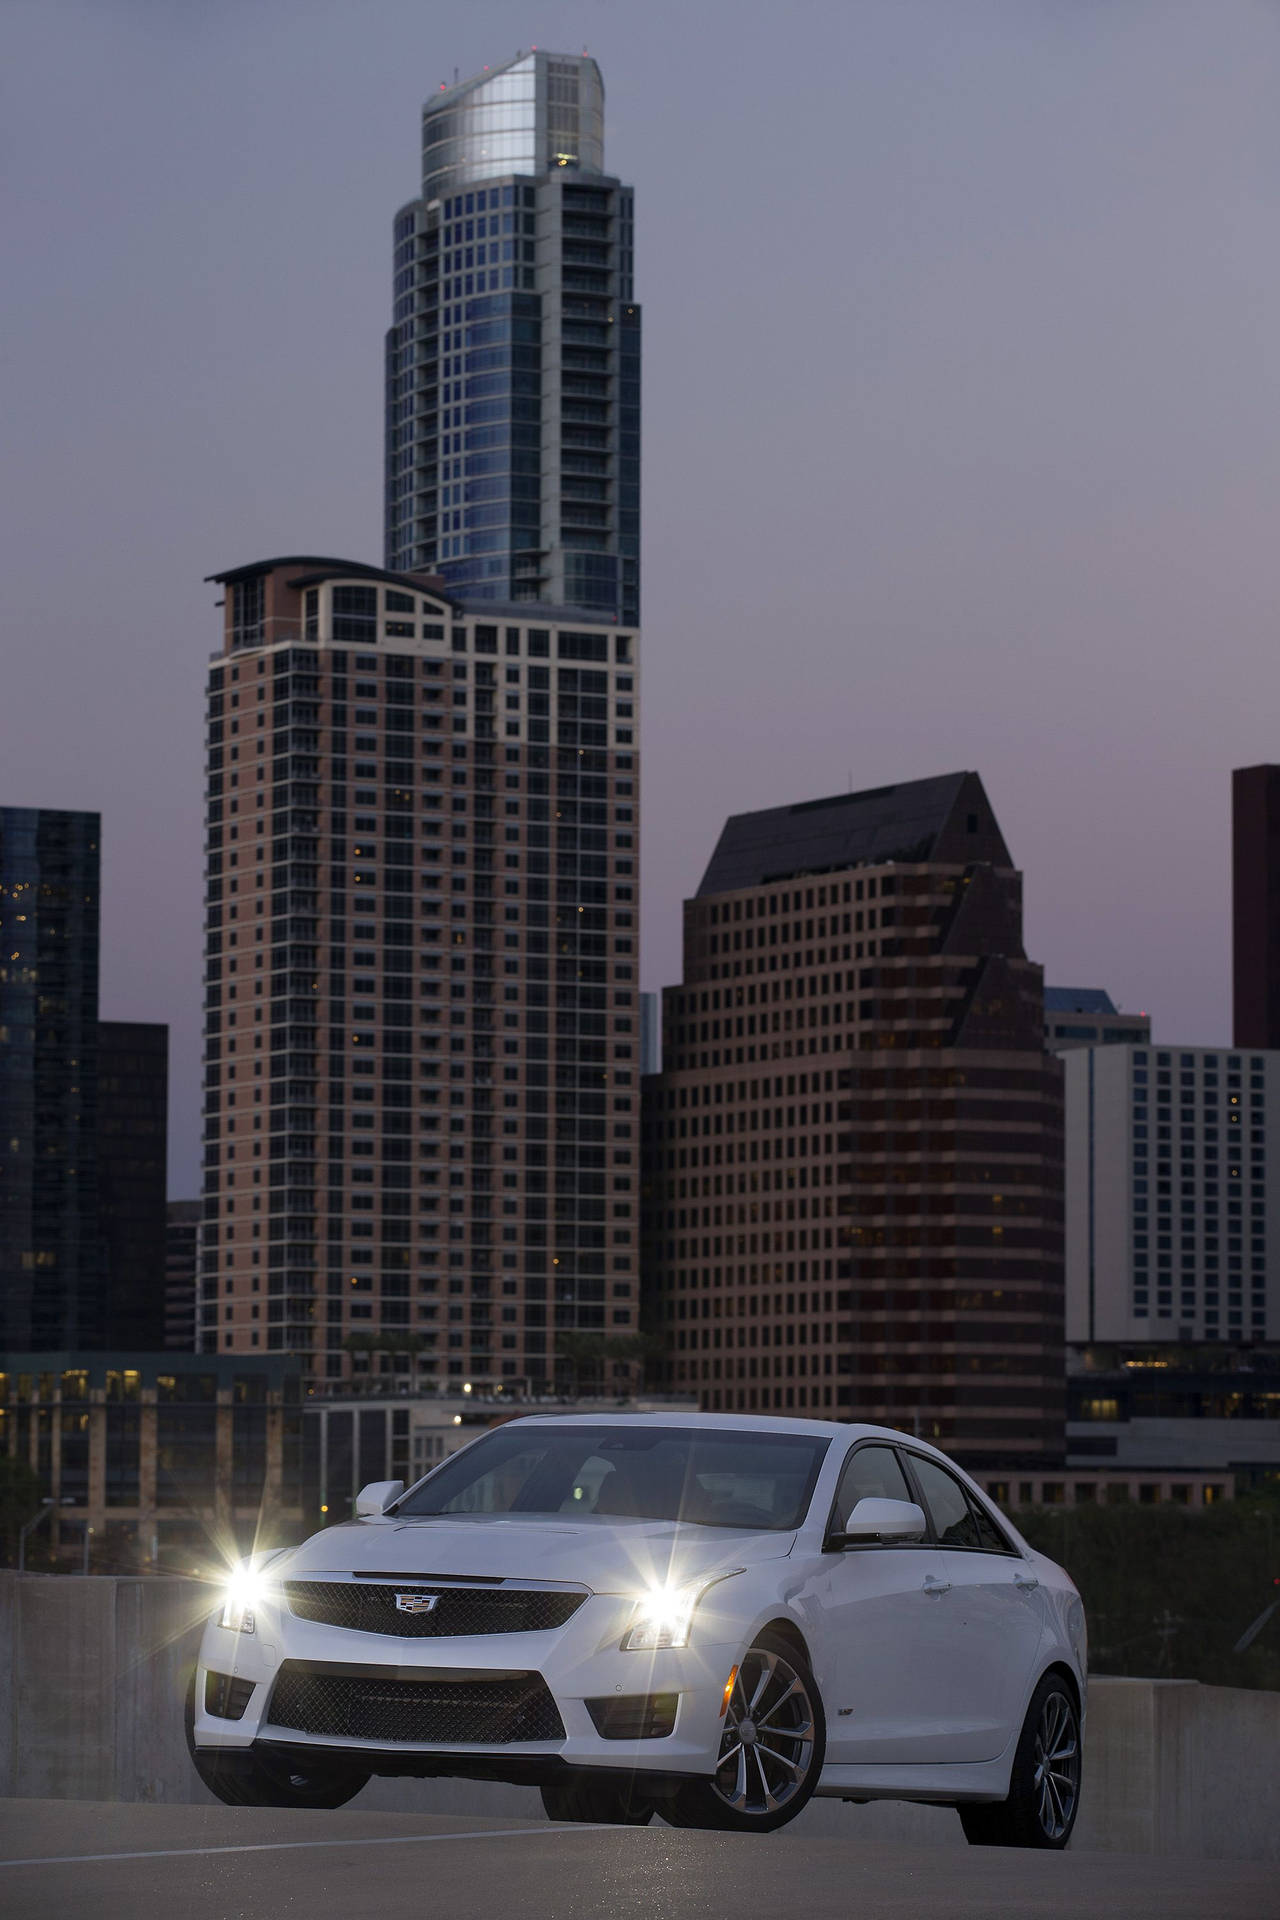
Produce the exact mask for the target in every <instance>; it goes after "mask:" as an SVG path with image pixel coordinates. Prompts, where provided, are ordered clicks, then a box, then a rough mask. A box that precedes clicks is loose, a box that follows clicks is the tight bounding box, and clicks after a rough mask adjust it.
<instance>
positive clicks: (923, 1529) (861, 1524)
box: [827, 1497, 929, 1552]
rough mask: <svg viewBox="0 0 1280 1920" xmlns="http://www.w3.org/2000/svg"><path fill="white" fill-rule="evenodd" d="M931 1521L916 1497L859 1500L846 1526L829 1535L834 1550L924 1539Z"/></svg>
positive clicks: (830, 1545) (830, 1546)
mask: <svg viewBox="0 0 1280 1920" xmlns="http://www.w3.org/2000/svg"><path fill="white" fill-rule="evenodd" d="M928 1530H929V1528H928V1522H927V1521H926V1519H925V1517H924V1513H923V1511H922V1509H921V1508H919V1507H918V1506H917V1505H916V1504H915V1502H914V1500H876V1499H872V1498H870V1497H868V1498H867V1499H865V1500H859V1502H858V1504H857V1506H856V1507H855V1508H854V1510H853V1512H852V1513H851V1514H850V1515H849V1518H848V1519H847V1520H846V1521H845V1523H844V1530H843V1531H842V1532H838V1533H832V1534H830V1535H829V1536H828V1541H827V1544H828V1546H829V1548H831V1550H832V1551H834V1552H838V1551H839V1550H840V1548H841V1547H853V1546H863V1545H873V1544H875V1543H876V1542H879V1543H881V1544H888V1543H891V1542H893V1541H899V1542H904V1543H905V1542H907V1541H911V1540H923V1539H924V1537H925V1534H926V1533H927V1532H928Z"/></svg>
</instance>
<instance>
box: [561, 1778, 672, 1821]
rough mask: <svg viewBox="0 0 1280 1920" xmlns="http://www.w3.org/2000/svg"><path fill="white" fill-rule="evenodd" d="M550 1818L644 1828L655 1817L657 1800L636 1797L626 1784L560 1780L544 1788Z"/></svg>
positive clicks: (604, 1781)
mask: <svg viewBox="0 0 1280 1920" xmlns="http://www.w3.org/2000/svg"><path fill="white" fill-rule="evenodd" d="M541 1792H542V1807H543V1811H544V1812H545V1814H546V1816H547V1818H548V1820H581V1821H585V1822H586V1823H587V1824H588V1825H590V1826H593V1827H643V1826H646V1825H647V1824H648V1822H649V1821H650V1820H652V1818H653V1816H654V1811H655V1808H654V1803H653V1801H652V1800H645V1799H642V1798H641V1797H639V1796H638V1795H637V1796H633V1795H632V1793H631V1790H630V1788H629V1787H628V1786H627V1785H626V1783H625V1782H624V1783H622V1784H621V1785H619V1786H616V1787H615V1786H613V1785H611V1784H610V1782H609V1781H607V1780H566V1781H563V1782H560V1781H557V1782H556V1784H555V1785H554V1786H545V1787H543V1788H542V1789H541Z"/></svg>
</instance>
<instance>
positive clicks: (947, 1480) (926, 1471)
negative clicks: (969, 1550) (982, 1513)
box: [911, 1454, 988, 1547]
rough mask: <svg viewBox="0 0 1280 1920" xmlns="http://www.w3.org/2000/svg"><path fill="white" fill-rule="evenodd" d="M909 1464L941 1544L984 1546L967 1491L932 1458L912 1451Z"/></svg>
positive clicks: (947, 1545)
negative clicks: (925, 1457)
mask: <svg viewBox="0 0 1280 1920" xmlns="http://www.w3.org/2000/svg"><path fill="white" fill-rule="evenodd" d="M911 1465H912V1468H913V1469H914V1471H915V1476H916V1478H917V1480H918V1481H919V1482H920V1490H921V1492H922V1493H923V1495H924V1504H925V1510H926V1512H927V1513H928V1514H929V1516H930V1518H931V1519H932V1521H933V1530H934V1533H935V1534H936V1535H937V1537H938V1541H939V1544H940V1545H942V1546H944V1547H985V1546H986V1545H988V1542H987V1541H986V1540H984V1539H983V1538H982V1537H981V1533H980V1529H979V1527H978V1522H977V1518H976V1516H975V1514H974V1510H973V1508H972V1507H971V1506H970V1505H969V1499H968V1495H967V1494H966V1493H965V1490H964V1488H963V1487H962V1486H961V1485H960V1482H959V1481H958V1480H953V1479H952V1477H951V1475H950V1474H949V1473H948V1472H947V1471H946V1469H945V1468H944V1467H940V1466H938V1465H936V1464H935V1462H934V1461H932V1460H922V1459H921V1458H920V1456H919V1454H912V1456H911Z"/></svg>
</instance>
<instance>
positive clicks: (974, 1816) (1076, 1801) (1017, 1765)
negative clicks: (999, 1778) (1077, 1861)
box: [957, 1673, 1081, 1849]
mask: <svg viewBox="0 0 1280 1920" xmlns="http://www.w3.org/2000/svg"><path fill="white" fill-rule="evenodd" d="M1080 1761H1081V1753H1080V1714H1079V1710H1078V1709H1077V1707H1076V1703H1075V1698H1074V1696H1073V1694H1072V1692H1071V1689H1070V1687H1069V1686H1068V1684H1067V1682H1066V1681H1065V1680H1064V1679H1062V1678H1061V1676H1060V1675H1058V1674H1055V1673H1047V1674H1046V1675H1045V1677H1044V1679H1043V1680H1042V1681H1041V1682H1040V1685H1039V1686H1038V1687H1037V1688H1036V1690H1035V1692H1034V1693H1033V1694H1032V1696H1031V1705H1030V1706H1029V1707H1028V1708H1027V1717H1026V1719H1025V1721H1024V1722H1023V1725H1022V1732H1021V1734H1020V1735H1019V1736H1018V1748H1017V1752H1016V1753H1015V1754H1014V1758H1013V1771H1012V1773H1011V1775H1010V1777H1009V1797H1008V1799H1007V1800H1000V1801H998V1802H997V1803H996V1804H995V1805H993V1806H991V1805H989V1806H967V1807H966V1806H962V1807H959V1808H957V1811H958V1813H959V1815H960V1824H961V1826H962V1827H963V1828H964V1837H965V1839H966V1840H967V1841H968V1842H969V1845H970V1846H971V1847H1048V1848H1053V1849H1061V1848H1062V1847H1065V1846H1066V1844H1067V1842H1068V1840H1069V1839H1070V1838H1071V1829H1072V1828H1073V1827H1074V1825H1075V1823H1076V1812H1077V1809H1078V1808H1079V1805H1080Z"/></svg>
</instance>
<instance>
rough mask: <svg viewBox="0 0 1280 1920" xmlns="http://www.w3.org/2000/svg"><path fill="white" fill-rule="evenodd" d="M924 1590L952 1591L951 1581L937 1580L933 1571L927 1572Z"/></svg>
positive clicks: (935, 1591)
mask: <svg viewBox="0 0 1280 1920" xmlns="http://www.w3.org/2000/svg"><path fill="white" fill-rule="evenodd" d="M924 1591H925V1592H926V1593H950V1591H951V1582H950V1581H949V1580H936V1579H935V1578H934V1576H933V1575H932V1574H931V1573H927V1574H926V1575H925V1578H924Z"/></svg>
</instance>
